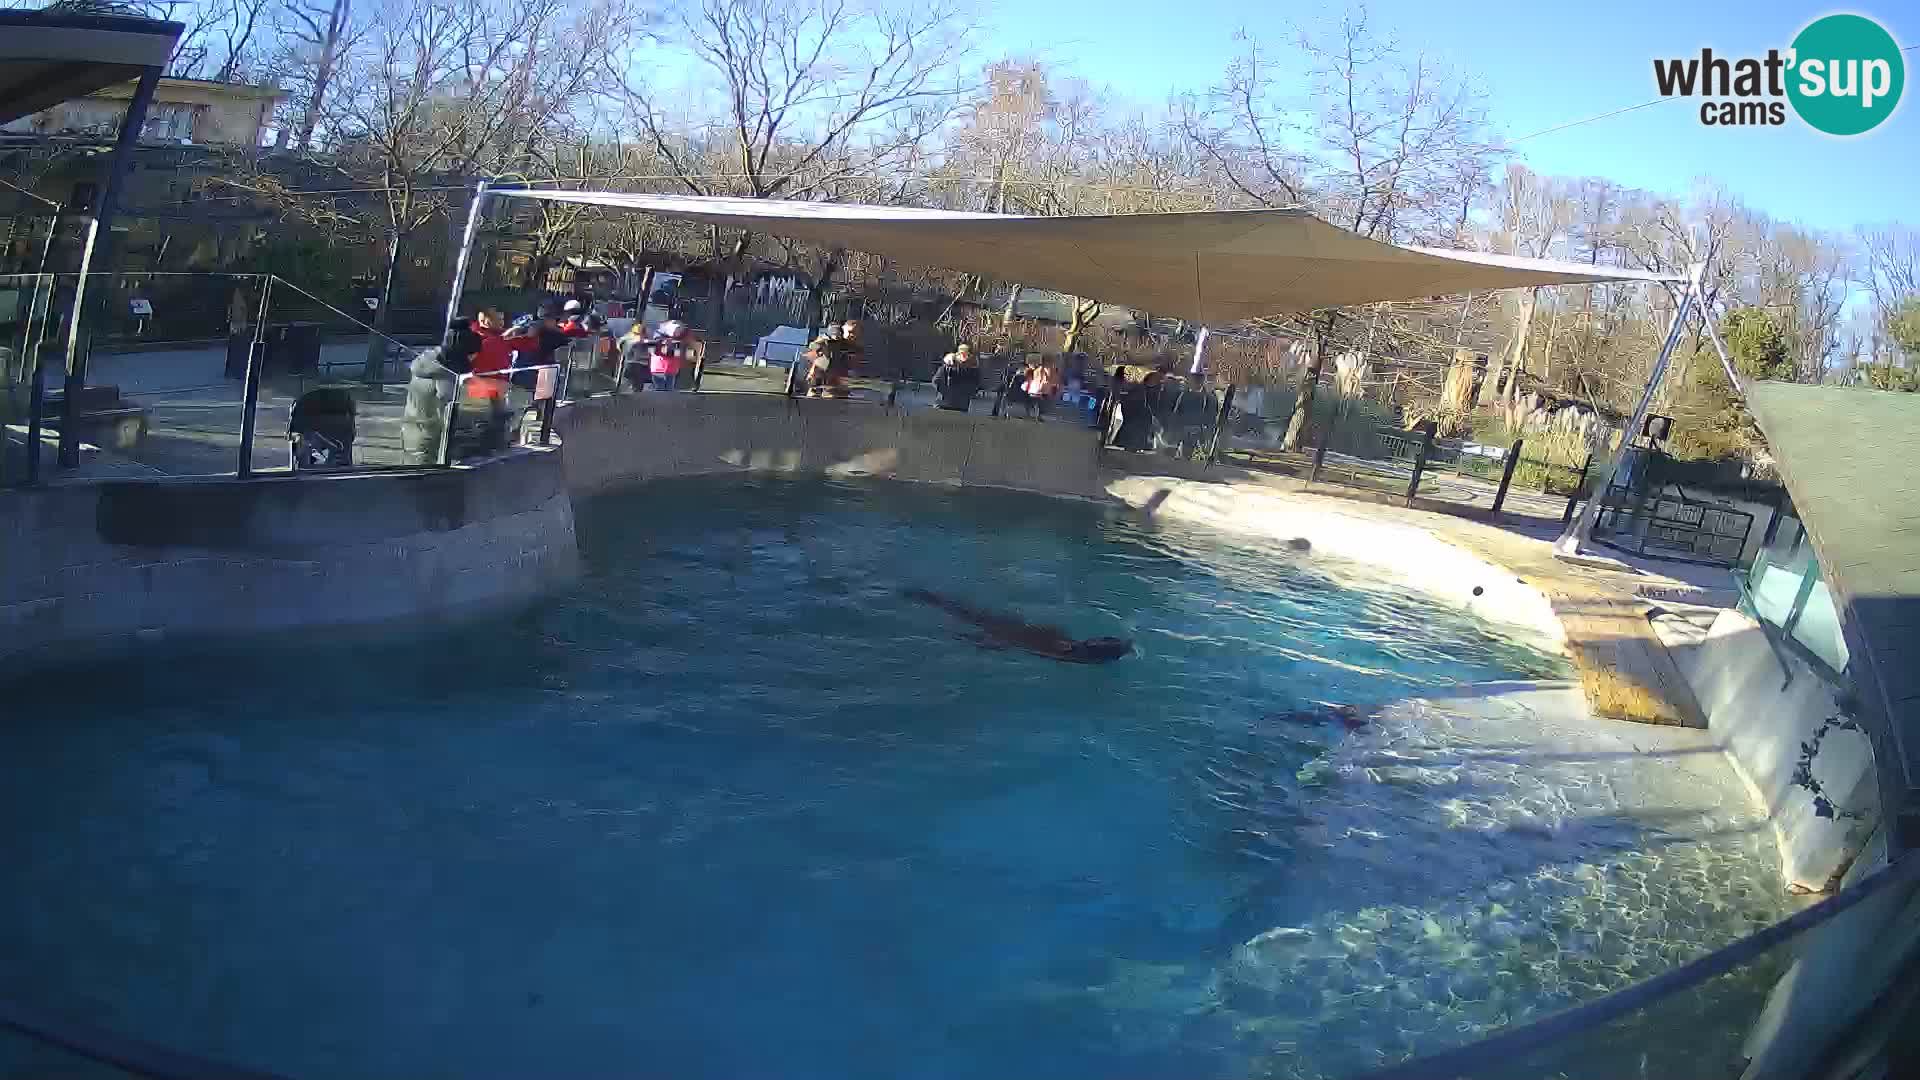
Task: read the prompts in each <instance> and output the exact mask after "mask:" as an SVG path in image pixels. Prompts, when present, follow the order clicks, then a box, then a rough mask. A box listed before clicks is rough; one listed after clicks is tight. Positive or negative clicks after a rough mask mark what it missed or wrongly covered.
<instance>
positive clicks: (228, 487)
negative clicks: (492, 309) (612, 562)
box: [0, 452, 579, 677]
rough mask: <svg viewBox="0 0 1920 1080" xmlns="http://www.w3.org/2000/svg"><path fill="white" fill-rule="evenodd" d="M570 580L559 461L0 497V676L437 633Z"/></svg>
mask: <svg viewBox="0 0 1920 1080" xmlns="http://www.w3.org/2000/svg"><path fill="white" fill-rule="evenodd" d="M578 570H579V553H578V551H577V550H576V548H575V546H574V536H573V508H572V503H571V501H570V500H569V497H568V494H567V490H566V485H565V482H564V474H563V472H562V470H561V463H560V458H559V455H558V454H556V453H551V452H521V453H516V454H513V455H509V456H507V457H504V458H502V459H499V460H497V461H494V462H492V463H489V464H487V465H484V466H478V467H470V468H469V467H462V468H456V469H451V470H447V471H444V472H441V471H433V472H424V473H423V472H415V473H372V474H362V475H347V476H331V477H323V476H304V477H300V478H298V479H296V478H293V477H290V476H288V477H270V478H256V479H251V480H238V479H227V478H221V479H202V480H195V479H181V480H166V481H152V482H144V481H143V482H126V483H90V484H75V485H70V486H58V487H48V488H41V489H35V490H22V491H8V492H5V493H0V677H6V676H10V675H16V674H19V673H21V672H23V671H25V670H27V669H28V668H31V667H34V666H38V665H42V664H45V663H49V662H57V661H60V660H64V659H70V658H73V657H75V656H76V655H78V654H79V653H81V652H82V651H85V650H89V649H94V648H99V647H103V646H104V647H112V646H114V645H118V644H125V643H126V642H129V641H134V640H142V641H144V640H152V639H154V638H156V637H165V636H169V635H201V634H226V635H232V634H245V633H257V632H262V631H271V630H276V629H282V628H286V627H295V626H301V627H310V626H326V625H344V624H368V623H377V622H388V621H396V620H410V619H419V618H428V619H432V618H437V617H444V616H449V615H455V614H459V613H462V612H469V611H472V610H474V609H481V608H488V607H494V606H502V605H510V604H513V603H518V602H523V601H526V600H530V599H532V598H533V597H535V596H537V595H539V594H541V593H543V592H547V591H549V590H551V589H553V588H555V587H557V586H559V585H561V584H563V583H565V582H566V581H568V580H571V579H572V577H573V576H574V575H575V574H576V573H577V572H578Z"/></svg>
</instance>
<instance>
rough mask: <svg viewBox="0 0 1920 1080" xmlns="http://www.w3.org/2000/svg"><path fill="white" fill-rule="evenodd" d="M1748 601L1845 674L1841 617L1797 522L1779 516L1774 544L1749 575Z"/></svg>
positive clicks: (1758, 612) (1756, 614)
mask: <svg viewBox="0 0 1920 1080" xmlns="http://www.w3.org/2000/svg"><path fill="white" fill-rule="evenodd" d="M1746 599H1747V604H1748V606H1749V607H1750V608H1751V609H1752V614H1753V616H1754V617H1755V618H1757V619H1760V620H1761V621H1763V622H1767V623H1770V624H1772V625H1774V626H1777V627H1779V628H1780V630H1781V632H1782V633H1783V634H1784V635H1785V636H1786V637H1787V639H1788V640H1790V641H1792V642H1794V643H1795V644H1797V645H1799V646H1800V647H1801V648H1803V649H1805V650H1806V651H1807V652H1808V653H1810V654H1811V655H1812V656H1813V657H1814V658H1815V659H1817V660H1819V661H1820V662H1821V663H1822V664H1825V665H1826V666H1827V667H1828V668H1830V669H1831V670H1832V671H1834V672H1836V673H1839V672H1844V671H1846V669H1847V660H1848V657H1847V643H1846V639H1845V637H1844V636H1843V635H1842V633H1841V631H1840V614H1839V612H1838V611H1837V610H1836V609H1835V607H1834V603H1833V594H1832V592H1831V590H1829V589H1828V588H1827V584H1826V582H1825V581H1824V580H1822V578H1821V574H1820V560H1819V559H1818V558H1817V557H1816V556H1815V555H1814V551H1813V545H1812V543H1810V542H1809V541H1808V539H1807V535H1806V528H1805V526H1804V525H1802V524H1801V522H1800V520H1799V519H1798V518H1795V517H1791V516H1787V515H1782V516H1781V517H1780V518H1779V521H1778V524H1777V526H1776V528H1775V531H1774V536H1773V539H1772V541H1771V542H1770V543H1768V544H1767V546H1766V547H1764V548H1762V549H1761V551H1760V554H1759V556H1758V557H1757V558H1756V559H1755V560H1754V563H1753V568H1752V570H1751V571H1749V573H1748V575H1747V589H1746Z"/></svg>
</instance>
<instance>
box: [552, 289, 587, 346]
mask: <svg viewBox="0 0 1920 1080" xmlns="http://www.w3.org/2000/svg"><path fill="white" fill-rule="evenodd" d="M560 332H561V333H563V334H565V335H567V336H568V337H570V338H578V337H586V336H587V335H588V334H589V333H591V332H592V331H591V330H590V329H589V328H588V326H587V306H586V305H585V304H582V303H581V302H580V300H579V299H578V298H577V297H576V298H575V299H572V300H569V301H567V302H566V303H565V304H563V305H561V307H560Z"/></svg>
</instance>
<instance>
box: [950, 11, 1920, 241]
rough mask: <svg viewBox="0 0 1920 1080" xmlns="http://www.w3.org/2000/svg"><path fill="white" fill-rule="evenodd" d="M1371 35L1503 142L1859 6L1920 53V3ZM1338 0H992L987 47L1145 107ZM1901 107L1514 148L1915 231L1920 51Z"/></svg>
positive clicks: (1284, 38)
mask: <svg viewBox="0 0 1920 1080" xmlns="http://www.w3.org/2000/svg"><path fill="white" fill-rule="evenodd" d="M1367 9H1368V13H1369V16H1370V21H1371V22H1372V23H1373V25H1374V26H1375V28H1376V29H1378V30H1381V31H1391V32H1392V33H1393V34H1394V35H1395V36H1396V37H1397V38H1398V39H1399V40H1400V42H1401V44H1402V46H1403V47H1405V48H1408V49H1419V50H1424V51H1426V52H1428V53H1429V54H1432V55H1435V56H1437V57H1440V58H1442V59H1444V60H1445V61H1446V62H1447V63H1448V64H1449V65H1451V66H1453V67H1455V68H1456V69H1459V70H1462V71H1465V72H1468V73H1471V74H1472V75H1473V76H1474V77H1475V78H1476V79H1477V80H1478V81H1479V82H1480V83H1481V85H1482V86H1483V87H1484V88H1485V89H1486V91H1487V92H1488V105H1489V113H1490V117H1491V119H1492V121H1493V122H1494V124H1495V126H1496V127H1497V128H1498V129H1499V130H1500V131H1502V132H1504V133H1505V134H1506V136H1507V137H1508V138H1510V139H1511V138H1518V137H1520V136H1523V135H1527V134H1529V133H1531V132H1537V131H1541V130H1543V129H1545V128H1550V127H1553V126H1555V125H1557V124H1562V123H1565V122H1567V121H1570V120H1578V119H1581V118H1583V117H1588V116H1593V115H1595V114H1598V113H1602V112H1606V111H1608V110H1611V109H1617V108H1621V107H1623V106H1627V105H1637V104H1639V103H1641V102H1644V101H1650V100H1652V99H1654V98H1656V97H1658V96H1659V93H1658V91H1657V89H1656V88H1655V86H1654V83H1653V66H1652V60H1653V58H1654V57H1656V56H1661V57H1669V56H1686V55H1689V54H1692V55H1696V56H1697V55H1698V54H1699V51H1700V48H1701V46H1703V45H1704V46H1712V47H1713V50H1714V52H1715V53H1716V54H1721V55H1727V56H1732V57H1741V56H1757V55H1764V54H1765V52H1766V50H1767V49H1768V48H1770V47H1774V48H1782V49H1784V48H1785V47H1787V45H1788V44H1789V43H1791V41H1792V40H1793V36H1794V34H1795V33H1797V32H1798V31H1799V30H1800V28H1801V27H1802V26H1804V25H1806V24H1807V23H1808V22H1810V21H1812V20H1813V19H1814V18H1817V17H1818V16H1820V15H1824V14H1828V13H1830V12H1833V11H1855V12H1858V13H1860V14H1863V15H1868V16H1871V17H1873V18H1876V19H1878V20H1879V21H1880V23H1881V25H1883V26H1885V27H1887V28H1888V29H1889V30H1890V31H1891V32H1892V33H1893V36H1894V38H1895V39H1896V40H1898V41H1899V43H1900V44H1901V45H1902V46H1911V45H1915V44H1920V4H1916V3H1914V2H1913V0H1905V2H1903V3H1898V4H1895V3H1888V2H1885V0H1880V2H1878V3H1867V4H1854V5H1843V6H1822V5H1819V4H1807V3H1790V2H1782V0H1751V2H1742V3H1732V2H1727V0H1714V2H1708V3H1692V4H1689V3H1684V2H1680V0H1665V2H1658V3H1656V2H1650V0H1612V2H1609V3H1605V4H1581V5H1570V4H1557V3H1553V2H1551V0H1547V2H1540V3H1524V4H1523V3H1511V2H1500V3H1493V2H1489V0H1468V2H1465V3H1447V2H1445V0H1424V2H1422V0H1373V2H1372V3H1369V4H1368V5H1367ZM1340 10H1341V7H1340V6H1338V5H1328V6H1316V5H1312V4H1299V5H1284V6H1283V5H1279V4H1271V5H1255V4H1245V3H1233V2H1230V0H1175V2H1172V3H1164V2H1163V3H1156V4H1152V5H1146V4H1139V3H1137V0H1136V3H1132V4H1130V3H1126V2H1125V0H1122V2H1120V3H1115V2H1113V0H1104V2H1102V0H1046V2H1044V3H1037V4H1036V3H1025V2H1020V0H1000V3H999V5H998V6H997V7H996V8H993V9H990V10H989V12H988V15H987V19H986V22H987V27H988V33H987V35H986V37H987V40H988V41H989V42H990V43H991V45H992V47H993V49H994V51H997V52H1007V53H1021V52H1028V53H1032V54H1034V55H1037V56H1040V57H1042V58H1044V59H1047V60H1049V61H1052V62H1054V63H1057V64H1060V65H1062V66H1064V67H1065V68H1067V69H1068V70H1070V71H1071V72H1072V73H1074V74H1077V75H1079V76H1080V77H1082V78H1085V79H1087V80H1088V81H1089V82H1092V83H1094V84H1095V85H1098V86H1106V87H1108V88H1110V89H1111V90H1112V91H1113V92H1114V93H1115V94H1116V95H1117V96H1119V97H1121V98H1125V99H1131V100H1134V101H1138V102H1141V103H1143V104H1148V105H1157V104H1158V103H1159V102H1161V101H1164V100H1165V98H1166V96H1167V94H1168V93H1170V92H1172V91H1175V90H1189V89H1200V88H1204V87H1206V86H1208V85H1210V84H1211V83H1213V82H1215V81H1217V80H1218V79H1219V78H1220V74H1221V72H1222V70H1223V69H1224V68H1225V67H1226V65H1227V61H1228V59H1229V58H1230V57H1231V56H1232V55H1233V52H1234V44H1233V34H1234V31H1235V30H1236V29H1238V28H1241V27H1245V28H1246V29H1248V30H1250V31H1251V32H1253V33H1254V34H1255V36H1257V37H1259V38H1261V39H1262V40H1263V41H1268V42H1273V43H1276V44H1280V43H1291V42H1292V41H1293V40H1294V37H1295V35H1294V32H1293V30H1292V27H1293V25H1294V24H1295V23H1308V22H1312V21H1313V20H1315V19H1316V17H1324V16H1336V15H1337V14H1338V13H1339V12H1340ZM1905 58H1906V62H1907V82H1908V88H1907V90H1906V92H1905V93H1904V95H1903V101H1902V103H1901V106H1900V109H1899V111H1898V112H1896V113H1895V114H1894V116H1893V117H1892V119H1890V120H1888V121H1887V122H1885V123H1883V124H1881V125H1880V126H1879V127H1878V128H1876V129H1875V130H1874V131H1873V132H1871V133H1869V134H1867V135H1865V136H1862V137H1859V138H1855V139H1833V138H1829V137H1827V136H1825V135H1821V134H1820V133H1818V132H1815V131H1813V130H1812V129H1811V128H1808V127H1806V126H1805V125H1804V124H1802V123H1800V121H1799V120H1798V119H1797V118H1794V117H1791V116H1789V118H1788V122H1787V125H1786V126H1785V127H1777V128H1776V127H1763V128H1712V127H1706V126H1703V125H1701V123H1700V121H1699V116H1698V102H1697V100H1696V101H1694V102H1693V103H1691V104H1689V102H1688V101H1687V100H1684V99H1675V100H1670V101H1664V102H1662V103H1660V104H1658V105H1653V106H1651V107H1649V108H1645V109H1640V110H1637V111H1634V112H1630V113H1626V114H1624V115H1621V116H1615V117H1610V118H1608V119H1605V120H1598V121H1595V122H1594V123H1591V124H1583V125H1581V126H1579V127H1575V128H1571V129H1569V130H1566V131H1561V132H1557V133H1554V134H1549V135H1542V136H1540V137H1538V138H1533V139H1528V140H1526V141H1524V142H1521V143H1519V144H1518V145H1517V146H1516V150H1517V151H1519V154H1520V160H1521V161H1522V162H1524V163H1525V164H1527V165H1528V166H1530V167H1532V168H1534V169H1536V170H1538V171H1540V172H1544V173H1549V174H1558V175H1576V176H1579V175H1595V176H1605V177H1607V178H1609V179H1612V180H1615V181H1617V182H1619V183H1622V184H1625V185H1628V186H1630V187H1637V188H1645V189H1648V190H1651V191H1658V192H1663V193H1666V194H1671V195H1684V194H1685V193H1686V192H1687V190H1688V189H1689V188H1690V187H1691V186H1692V185H1693V183H1694V181H1695V180H1696V179H1698V178H1712V179H1714V180H1717V181H1719V182H1721V183H1722V184H1724V185H1725V186H1726V187H1727V188H1728V189H1729V190H1730V191H1731V192H1732V193H1733V194H1734V195H1736V196H1737V197H1739V198H1740V199H1741V200H1743V201H1744V202H1746V203H1747V204H1748V205H1750V206H1753V207H1755V208H1756V209H1759V210H1763V211H1765V212H1766V213H1768V214H1771V215H1772V216H1774V217H1776V218H1781V219H1785V220H1790V221H1796V222H1799V223H1801V224H1804V225H1808V226H1813V227H1816V228H1823V229H1847V228H1850V227H1852V226H1853V225H1856V224H1870V223H1877V222H1884V221H1891V220H1905V221H1908V222H1916V223H1920V105H1916V104H1915V102H1914V100H1913V99H1914V98H1915V97H1916V96H1917V95H1920V89H1915V87H1914V85H1913V84H1914V83H1915V82H1916V81H1920V80H1917V79H1916V76H1917V75H1920V72H1916V71H1915V68H1916V66H1920V50H1912V51H1908V52H1906V53H1905Z"/></svg>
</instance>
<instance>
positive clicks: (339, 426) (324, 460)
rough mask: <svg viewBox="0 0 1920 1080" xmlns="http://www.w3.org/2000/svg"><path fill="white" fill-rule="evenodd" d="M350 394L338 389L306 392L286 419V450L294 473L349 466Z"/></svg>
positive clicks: (351, 455) (351, 423)
mask: <svg viewBox="0 0 1920 1080" xmlns="http://www.w3.org/2000/svg"><path fill="white" fill-rule="evenodd" d="M353 429H354V404H353V395H352V394H351V393H349V392H348V391H346V390H344V389H341V388H339V387H322V388H320V389H318V390H309V391H307V392H306V393H304V394H302V395H300V399H299V400H298V401H295V402H294V403H293V413H292V415H291V416H289V417H288V418H287V451H288V456H289V457H290V458H291V459H292V460H291V463H292V465H293V471H294V472H314V471H324V470H327V469H344V468H348V467H350V466H352V465H353Z"/></svg>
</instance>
